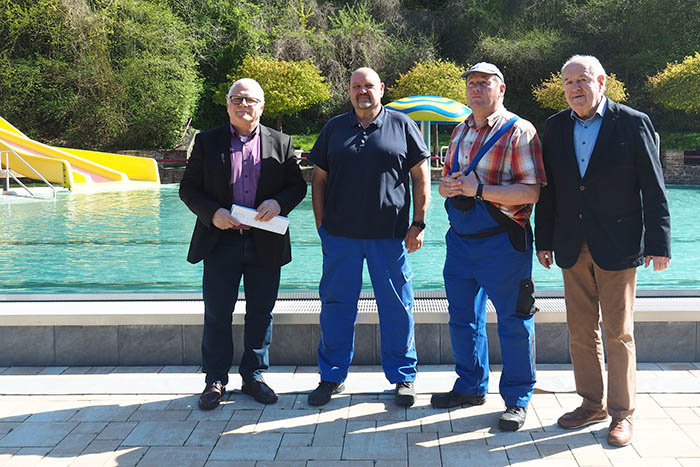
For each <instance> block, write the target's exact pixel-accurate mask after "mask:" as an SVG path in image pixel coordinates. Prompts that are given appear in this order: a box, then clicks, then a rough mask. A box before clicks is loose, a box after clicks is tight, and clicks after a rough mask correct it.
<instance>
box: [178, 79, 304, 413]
mask: <svg viewBox="0 0 700 467" xmlns="http://www.w3.org/2000/svg"><path fill="white" fill-rule="evenodd" d="M226 101H227V111H228V115H229V119H230V123H229V124H227V125H224V126H220V127H217V128H214V129H212V130H209V131H205V132H203V133H200V134H198V135H197V137H196V139H195V144H194V148H193V150H192V156H191V157H190V160H189V161H188V163H187V169H186V170H185V174H184V176H183V178H182V182H181V183H180V198H181V199H182V201H184V202H185V204H186V205H187V207H188V208H189V209H190V210H191V211H192V212H193V213H195V214H196V215H197V221H196V224H195V227H194V233H193V234H192V241H191V243H190V250H189V253H188V255H187V260H188V261H189V262H190V263H197V262H199V261H201V260H204V277H203V280H202V289H203V295H204V332H203V335H202V372H203V373H205V374H206V379H205V383H206V386H205V388H204V391H203V392H202V395H201V396H200V398H199V407H200V408H201V409H204V410H209V409H213V408H215V407H217V406H218V405H219V402H220V401H221V398H222V396H223V395H224V393H225V391H226V384H227V383H228V372H229V370H230V368H231V364H232V360H233V339H232V332H231V331H232V330H231V321H232V313H233V309H234V307H235V304H236V299H237V297H238V287H239V285H240V281H241V277H243V287H244V291H245V298H246V315H245V327H244V331H243V356H242V358H241V362H240V366H239V373H240V375H241V377H242V378H243V385H242V387H241V390H242V391H243V393H245V394H248V395H250V396H252V397H254V398H255V400H256V401H258V402H260V403H263V404H271V403H274V402H276V401H277V395H276V394H275V392H274V391H273V390H272V389H271V388H270V387H269V386H268V385H267V384H266V383H265V381H264V380H263V377H262V372H263V371H264V370H266V369H267V368H268V364H269V356H268V355H269V347H270V341H271V338H272V309H273V307H274V305H275V301H276V300H277V292H278V289H279V282H280V268H281V266H282V265H284V264H287V263H289V262H290V261H291V259H292V257H291V246H290V242H289V230H287V232H286V233H285V234H283V235H280V234H277V233H273V232H269V231H266V230H262V229H257V228H251V227H249V226H247V225H244V224H241V223H239V222H238V220H236V219H235V218H234V217H233V216H232V215H231V212H230V210H231V207H232V204H237V205H241V206H246V207H249V208H253V209H255V210H256V211H257V215H256V220H259V221H264V222H267V221H270V220H271V219H273V218H274V217H275V216H277V215H283V216H286V215H288V214H289V212H290V211H291V210H292V209H294V207H295V206H296V205H297V204H299V203H300V202H301V200H302V199H303V198H304V196H305V195H306V182H305V181H304V179H303V177H302V174H301V171H300V169H299V166H298V164H297V161H296V158H295V157H294V147H293V146H292V139H291V137H290V136H288V135H285V134H283V133H280V132H278V131H275V130H273V129H271V128H268V127H266V126H263V125H261V124H260V117H261V115H262V113H263V109H264V106H265V96H264V93H263V90H262V88H261V87H260V85H259V84H258V83H257V82H256V81H255V80H252V79H248V78H244V79H241V80H238V81H236V82H235V83H233V85H232V86H231V89H230V90H229V92H228V95H227V97H226Z"/></svg>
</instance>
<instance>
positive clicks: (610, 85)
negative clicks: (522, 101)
mask: <svg viewBox="0 0 700 467" xmlns="http://www.w3.org/2000/svg"><path fill="white" fill-rule="evenodd" d="M532 95H533V97H534V98H535V100H536V101H537V103H538V104H539V105H540V106H541V107H543V108H545V109H551V110H556V111H559V110H564V109H566V108H567V107H569V104H567V103H566V98H565V97H564V84H563V83H562V80H561V73H556V74H555V73H552V75H551V76H550V77H549V78H547V79H546V80H544V81H542V82H541V83H540V84H539V85H538V86H536V87H534V88H533V89H532ZM605 95H606V96H607V97H608V98H610V99H612V100H614V101H616V102H625V101H626V100H627V97H628V95H627V91H626V89H625V85H624V83H623V82H622V81H619V80H618V79H617V78H616V77H615V74H613V73H611V74H609V75H607V79H606V89H605Z"/></svg>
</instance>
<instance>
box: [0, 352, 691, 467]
mask: <svg viewBox="0 0 700 467" xmlns="http://www.w3.org/2000/svg"><path fill="white" fill-rule="evenodd" d="M638 370H639V371H638V382H637V387H638V392H639V395H638V399H637V407H638V408H637V411H636V413H635V423H634V429H635V436H634V440H633V442H632V444H630V445H629V446H626V447H623V448H616V447H613V446H610V445H609V444H608V443H607V441H606V435H607V423H605V422H603V423H598V424H595V425H591V426H588V427H585V428H582V429H579V430H564V429H562V428H560V427H559V426H558V425H557V423H556V420H557V418H558V417H559V416H560V415H561V414H562V413H564V412H566V411H569V410H571V409H573V408H575V407H576V406H578V405H579V402H580V399H579V397H578V396H577V395H576V394H575V393H574V391H573V375H572V373H571V367H570V365H565V364H563V365H546V364H545V365H538V368H537V377H538V383H537V386H536V390H535V395H534V397H533V399H532V402H531V405H530V408H529V410H528V417H527V421H526V423H525V426H524V427H523V428H522V429H521V430H520V431H518V432H514V433H504V432H501V431H500V430H499V429H498V428H497V421H498V417H499V415H500V414H501V413H502V411H503V410H504V406H503V401H502V400H501V398H500V396H499V395H498V389H497V388H498V379H499V376H500V373H499V371H500V368H499V367H497V366H494V368H493V369H492V373H491V380H490V388H489V395H488V397H487V401H486V404H484V405H482V406H478V407H458V408H455V409H450V410H447V409H445V410H440V409H433V408H432V407H431V406H430V395H431V394H432V393H434V392H444V391H448V390H449V389H451V387H452V384H453V382H454V380H455V374H454V371H453V368H452V367H451V366H448V365H441V366H422V367H419V373H418V379H417V380H416V389H417V391H418V398H417V402H416V404H415V405H414V406H413V407H411V408H408V409H406V408H403V407H398V406H397V405H396V404H395V403H394V400H393V386H392V385H390V384H389V383H388V382H387V381H386V379H385V378H384V375H383V373H382V371H381V368H379V367H376V366H353V367H352V368H351V373H350V376H349V377H348V380H347V381H346V388H347V389H346V391H345V393H343V394H339V395H337V396H334V397H333V399H332V400H331V402H330V403H329V404H327V405H326V406H324V407H321V408H317V407H312V406H309V405H308V403H307V401H306V398H307V394H308V392H310V391H311V390H313V389H314V388H315V387H316V384H317V383H318V374H317V371H316V369H315V368H312V367H293V366H291V367H273V368H271V369H270V371H269V372H268V373H267V374H266V377H265V378H266V381H267V382H268V383H269V384H270V386H272V387H273V388H274V389H275V390H276V391H277V392H278V394H279V396H280V398H279V401H278V402H277V404H274V405H270V406H264V405H261V404H258V403H257V402H255V401H254V400H253V399H252V398H250V397H249V396H246V395H244V394H242V393H241V392H240V390H239V388H240V377H238V376H237V375H236V369H233V370H232V371H231V381H230V383H229V385H228V389H229V392H227V394H226V396H225V400H224V402H223V403H222V405H221V406H219V407H218V408H217V409H215V410H212V411H209V412H203V411H200V410H198V409H197V398H198V393H199V392H200V391H201V390H202V389H203V375H201V374H200V373H199V368H197V367H192V366H188V367H184V366H183V367H176V366H165V367H101V368H89V367H50V368H39V367H37V368H34V367H0V467H6V466H88V467H95V466H140V467H144V466H167V467H171V466H184V467H201V466H206V467H214V466H230V467H237V466H250V467H253V466H255V467H261V466H305V467H333V466H347V467H360V466H362V467H364V466H382V467H394V466H402V467H413V466H431V467H432V466H479V467H481V466H506V465H518V466H531V465H532V466H556V467H567V466H635V467H637V466H654V467H656V466H684V467H687V466H696V467H700V363H659V364H649V363H646V364H640V365H639V368H638Z"/></svg>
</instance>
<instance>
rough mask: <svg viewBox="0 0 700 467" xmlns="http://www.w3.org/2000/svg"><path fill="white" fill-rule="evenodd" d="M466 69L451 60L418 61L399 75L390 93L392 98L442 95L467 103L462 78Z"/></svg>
mask: <svg viewBox="0 0 700 467" xmlns="http://www.w3.org/2000/svg"><path fill="white" fill-rule="evenodd" d="M464 70H465V69H464V68H463V67H461V66H459V65H457V64H456V63H454V62H451V61H449V60H447V61H446V60H433V61H428V62H420V63H416V64H415V65H414V66H413V68H411V69H410V70H409V71H408V72H406V73H404V74H401V75H400V76H399V79H397V80H396V82H395V83H394V85H393V86H392V87H391V88H389V89H388V95H389V97H390V98H391V99H392V100H396V99H401V98H402V97H406V96H417V95H432V96H441V97H447V98H448V99H453V100H456V101H458V102H462V103H465V104H466V96H465V92H464V80H463V79H462V78H460V75H461V74H462V73H464Z"/></svg>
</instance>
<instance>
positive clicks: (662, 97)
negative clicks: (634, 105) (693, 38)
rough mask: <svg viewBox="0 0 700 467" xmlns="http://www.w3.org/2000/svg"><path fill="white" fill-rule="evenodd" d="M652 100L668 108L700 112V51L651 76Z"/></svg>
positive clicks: (649, 85) (649, 83) (650, 89)
mask: <svg viewBox="0 0 700 467" xmlns="http://www.w3.org/2000/svg"><path fill="white" fill-rule="evenodd" d="M647 86H648V90H649V93H650V94H651V98H652V101H653V102H655V103H656V104H660V105H662V106H664V107H666V108H668V109H673V110H682V111H684V112H692V113H700V92H698V90H700V53H699V52H695V55H692V56H688V57H685V60H683V61H682V62H681V63H677V62H676V63H669V64H668V65H667V66H666V68H665V69H664V70H662V71H660V72H659V73H657V74H656V75H654V76H652V77H650V78H649V81H648V85H647Z"/></svg>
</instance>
